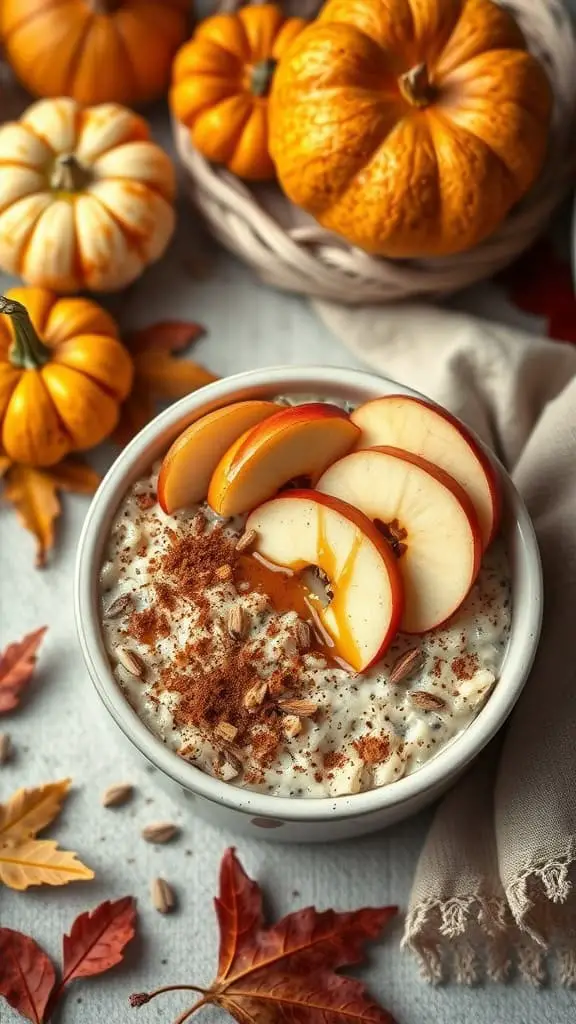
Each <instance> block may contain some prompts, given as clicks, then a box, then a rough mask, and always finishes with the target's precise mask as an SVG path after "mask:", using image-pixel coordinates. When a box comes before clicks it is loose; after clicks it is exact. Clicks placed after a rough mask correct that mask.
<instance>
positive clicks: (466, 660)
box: [452, 654, 480, 680]
mask: <svg viewBox="0 0 576 1024" xmlns="http://www.w3.org/2000/svg"><path fill="white" fill-rule="evenodd" d="M479 667H480V659H479V658H478V655H477V654H462V655H460V657H458V658H454V659H453V661H452V671H453V673H454V675H455V676H456V679H460V680H464V679H472V676H474V675H475V674H476V672H477V671H478V669H479Z"/></svg>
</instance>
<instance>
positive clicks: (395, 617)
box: [271, 488, 404, 672]
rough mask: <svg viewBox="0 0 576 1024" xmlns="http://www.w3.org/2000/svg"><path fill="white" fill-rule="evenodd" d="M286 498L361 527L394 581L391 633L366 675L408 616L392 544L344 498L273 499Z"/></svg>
mask: <svg viewBox="0 0 576 1024" xmlns="http://www.w3.org/2000/svg"><path fill="white" fill-rule="evenodd" d="M285 498H287V499H292V500H293V499H294V498H296V499H298V498H304V499H306V500H308V501H315V502H316V503H317V504H318V505H324V506H325V508H331V509H333V510H334V512H339V513H340V515H341V516H344V517H345V518H346V519H348V520H349V521H350V522H352V523H354V526H357V527H358V529H359V530H360V532H361V533H363V534H365V536H366V537H368V539H369V540H370V541H372V543H373V544H374V547H375V548H376V549H377V551H378V552H379V553H380V554H381V555H382V558H383V560H384V562H385V564H386V568H387V570H388V577H389V579H390V588H391V591H392V615H391V618H390V624H389V626H388V632H387V633H386V635H385V636H384V638H383V640H382V643H381V645H380V647H379V648H378V651H377V652H376V654H375V655H374V657H373V658H372V661H371V662H370V663H369V664H367V665H365V666H364V668H363V669H362V671H363V672H366V671H367V669H369V668H372V665H375V664H376V663H377V662H378V661H380V659H381V658H383V657H384V655H385V654H386V651H387V650H388V648H389V647H390V644H391V643H392V641H393V639H394V637H395V636H396V634H397V632H398V630H399V628H400V623H401V621H402V616H403V615H404V586H403V583H402V577H401V575H400V572H399V570H398V565H397V563H396V557H395V555H394V554H393V552H392V549H391V547H390V545H389V544H388V541H387V540H386V539H385V538H384V537H383V536H382V534H381V533H380V531H379V530H378V529H377V528H376V526H375V525H374V523H373V522H372V520H371V519H369V518H368V516H365V515H364V513H363V512H360V510H359V509H357V508H354V506H353V505H349V504H348V502H347V501H342V500H341V499H340V498H333V497H332V496H331V495H330V494H321V493H320V491H313V490H309V489H305V488H302V489H299V490H294V491H286V493H282V494H278V495H276V497H275V498H272V499H271V500H272V501H282V500H283V499H285Z"/></svg>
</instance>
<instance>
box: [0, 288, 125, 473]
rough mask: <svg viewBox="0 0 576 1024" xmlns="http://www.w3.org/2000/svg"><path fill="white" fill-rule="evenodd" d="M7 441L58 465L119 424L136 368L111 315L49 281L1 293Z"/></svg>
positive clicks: (1, 430) (35, 459) (8, 446)
mask: <svg viewBox="0 0 576 1024" xmlns="http://www.w3.org/2000/svg"><path fill="white" fill-rule="evenodd" d="M0 313H4V314H6V315H5V316H0V447H1V448H2V449H3V450H4V451H5V452H6V454H7V455H9V456H10V458H11V459H13V460H14V461H15V462H23V463H27V464H29V465H32V466H51V465H53V463H55V462H59V461H60V459H62V458H63V457H64V456H65V455H67V454H68V452H71V451H76V450H78V449H83V448H92V447H93V445H96V444H99V442H100V441H102V440H104V438H105V437H107V436H108V435H109V434H110V433H111V431H112V430H113V429H114V427H115V426H116V423H117V422H118V417H119V415H120V404H121V402H123V401H124V399H125V398H126V397H127V395H128V394H129V393H130V389H131V387H132V378H133V374H134V367H133V364H132V359H131V357H130V355H129V353H128V351H127V350H126V349H125V348H124V346H123V345H122V342H121V341H120V340H119V337H118V328H117V327H116V324H115V323H114V321H113V319H112V317H111V316H110V315H109V314H108V313H107V312H106V311H105V310H104V309H102V307H101V306H98V305H97V304H96V303H95V302H91V301H89V300H88V299H78V298H73V299H59V298H58V296H57V295H55V294H54V292H50V291H48V290H47V289H45V288H13V289H12V291H10V292H8V293H7V295H6V296H0Z"/></svg>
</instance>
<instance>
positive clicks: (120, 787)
mask: <svg viewBox="0 0 576 1024" xmlns="http://www.w3.org/2000/svg"><path fill="white" fill-rule="evenodd" d="M133 792H134V787H133V786H132V785H131V784H130V783H129V782H118V783H116V784H115V785H113V786H108V789H105V790H104V792H103V794H102V801H101V803H102V806H103V807H121V806H122V804H125V803H127V802H128V800H129V799H130V797H131V796H132V793H133Z"/></svg>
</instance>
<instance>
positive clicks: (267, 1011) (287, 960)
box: [131, 850, 396, 1024]
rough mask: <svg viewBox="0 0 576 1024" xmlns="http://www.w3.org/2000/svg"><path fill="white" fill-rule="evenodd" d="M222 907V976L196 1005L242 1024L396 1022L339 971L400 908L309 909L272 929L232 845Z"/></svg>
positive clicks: (145, 997) (142, 998) (357, 958)
mask: <svg viewBox="0 0 576 1024" xmlns="http://www.w3.org/2000/svg"><path fill="white" fill-rule="evenodd" d="M216 912H217V915H218V923H219V926H220V954H219V961H218V975H217V977H216V979H215V981H214V982H213V983H212V985H211V986H210V988H208V989H206V990H205V989H197V991H200V992H202V993H203V998H202V999H201V1000H200V1001H199V1003H198V1004H197V1005H198V1006H200V1005H206V1004H207V1003H213V1004H215V1005H217V1006H220V1007H221V1008H222V1009H224V1010H226V1011H227V1012H228V1013H229V1014H230V1015H231V1016H232V1017H235V1018H236V1020H237V1021H239V1022H240V1024H254V1022H256V1021H289V1022H290V1024H318V1022H319V1021H320V1022H322V1024H361V1022H365V1024H368V1022H369V1024H394V1021H393V1018H392V1017H391V1015H390V1014H389V1013H388V1012H387V1011H386V1010H384V1009H382V1007H380V1006H378V1004H377V1003H376V1002H374V1000H372V999H371V998H370V996H369V995H368V994H367V993H366V991H365V988H364V986H363V985H362V983H361V982H360V981H358V980H356V979H355V978H349V977H344V976H342V975H339V974H336V970H337V969H338V968H339V967H345V966H348V965H351V964H357V963H360V962H361V961H362V960H363V958H364V947H365V945H366V943H367V942H368V941H369V940H371V939H375V938H377V937H378V935H379V934H380V932H381V931H382V929H383V928H384V926H385V925H386V924H387V923H388V921H389V920H390V919H391V918H392V917H393V916H394V914H395V913H396V908H395V907H381V908H365V909H362V910H356V911H352V912H351V913H343V914H341V913H336V912H335V911H333V910H327V911H324V913H319V912H318V911H317V910H315V909H314V908H313V907H306V908H305V909H303V910H299V911H296V912H295V913H293V914H288V915H287V917H284V918H282V920H280V921H278V923H277V924H275V925H273V926H272V927H270V928H267V927H265V925H264V922H263V917H262V897H261V892H260V887H259V886H258V885H257V884H256V883H255V882H253V881H252V880H251V879H249V878H248V877H247V875H246V874H245V872H244V870H243V868H242V865H241V864H240V862H239V861H238V859H237V858H236V856H235V853H234V851H233V850H228V851H227V853H225V855H224V858H223V860H222V866H221V872H220V894H219V896H218V898H217V900H216ZM191 987H192V988H194V987H195V986H191ZM160 991H161V990H159V991H158V992H152V993H143V992H142V993H137V994H135V995H134V996H132V999H131V1002H132V1005H133V1006H143V1005H144V1004H145V1003H147V1002H149V1001H150V999H153V998H155V997H156V996H157V995H159V994H160ZM190 1013H191V1011H185V1012H184V1013H183V1014H182V1015H181V1016H180V1017H179V1018H178V1020H179V1021H184V1020H188V1016H189V1015H190Z"/></svg>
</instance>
